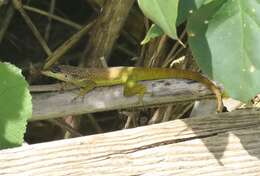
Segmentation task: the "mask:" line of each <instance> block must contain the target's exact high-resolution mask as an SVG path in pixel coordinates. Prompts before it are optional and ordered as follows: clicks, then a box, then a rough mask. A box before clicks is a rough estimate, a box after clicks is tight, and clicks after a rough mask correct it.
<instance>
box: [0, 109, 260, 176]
mask: <svg viewBox="0 0 260 176" xmlns="http://www.w3.org/2000/svg"><path fill="white" fill-rule="evenodd" d="M259 157H260V111H259V110H257V109H256V110H253V109H246V110H240V111H235V112H231V113H222V114H217V115H212V116H205V117H197V118H191V119H186V120H175V121H171V122H167V123H161V124H156V125H150V126H145V127H139V128H134V129H128V130H121V131H116V132H111V133H105V134H99V135H93V136H87V137H79V138H74V139H68V140H61V141H55V142H49V143H43V144H37V145H30V146H24V147H20V148H15V149H9V150H2V151H0V162H1V165H0V175H1V176H7V175H26V176H33V175H37V176H47V175H55V176H65V175H71V176H81V175H120V176H121V175H156V176H158V175H163V176H166V175H175V176H176V175H177V176H178V175H181V176H183V175H184V176H188V175H191V176H194V175H203V176H209V175H210V176H212V175H213V176H215V175H216V176H217V175H228V176H229V175H236V176H237V175H243V176H244V175H246V176H253V175H260V160H259Z"/></svg>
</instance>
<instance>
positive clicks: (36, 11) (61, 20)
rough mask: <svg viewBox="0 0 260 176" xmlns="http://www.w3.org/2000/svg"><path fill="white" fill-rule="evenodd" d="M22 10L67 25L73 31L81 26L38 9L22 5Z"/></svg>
mask: <svg viewBox="0 0 260 176" xmlns="http://www.w3.org/2000/svg"><path fill="white" fill-rule="evenodd" d="M23 8H24V9H25V10H28V11H31V12H34V13H38V14H40V15H43V16H47V17H49V18H52V19H53V20H56V21H59V22H61V23H64V24H67V25H69V26H71V27H73V28H75V29H78V30H80V29H81V28H82V26H81V25H79V24H77V23H74V22H73V21H70V20H67V19H64V18H62V17H60V16H57V15H54V14H49V13H48V12H46V11H43V10H40V9H37V8H34V7H30V6H27V5H23Z"/></svg>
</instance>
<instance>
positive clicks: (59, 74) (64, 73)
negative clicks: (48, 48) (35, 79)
mask: <svg viewBox="0 0 260 176" xmlns="http://www.w3.org/2000/svg"><path fill="white" fill-rule="evenodd" d="M66 67H68V68H66ZM73 70H74V69H72V68H71V66H65V65H61V66H54V67H52V68H51V69H50V70H44V71H42V72H41V73H42V74H43V75H45V76H48V77H52V78H55V79H58V80H61V81H64V82H73V81H74V80H75V79H77V77H78V74H76V73H74V72H75V71H73ZM75 70H77V69H75Z"/></svg>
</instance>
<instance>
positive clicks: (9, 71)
mask: <svg viewBox="0 0 260 176" xmlns="http://www.w3.org/2000/svg"><path fill="white" fill-rule="evenodd" d="M31 115H32V102H31V95H30V93H29V90H28V84H27V82H26V81H25V79H24V77H23V76H22V74H21V70H20V69H18V68H17V67H15V66H14V65H11V64H9V63H2V62H0V148H1V149H3V148H9V147H15V146H19V145H21V144H22V142H23V136H24V133H25V128H26V124H27V120H28V119H29V118H30V117H31Z"/></svg>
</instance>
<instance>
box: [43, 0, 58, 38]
mask: <svg viewBox="0 0 260 176" xmlns="http://www.w3.org/2000/svg"><path fill="white" fill-rule="evenodd" d="M55 4H56V0H51V4H50V13H49V14H53V13H54V8H55ZM51 24H52V18H50V17H48V24H47V26H46V29H45V34H44V39H45V40H46V41H48V40H49V37H50V30H51Z"/></svg>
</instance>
